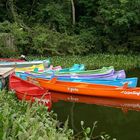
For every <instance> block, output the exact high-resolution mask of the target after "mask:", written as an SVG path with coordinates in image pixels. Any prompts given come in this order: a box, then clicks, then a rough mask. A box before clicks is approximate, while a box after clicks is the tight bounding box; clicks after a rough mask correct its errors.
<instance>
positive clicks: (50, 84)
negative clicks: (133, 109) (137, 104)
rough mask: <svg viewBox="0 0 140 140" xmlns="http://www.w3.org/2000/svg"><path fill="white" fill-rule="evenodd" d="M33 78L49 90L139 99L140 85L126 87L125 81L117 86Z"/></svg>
mask: <svg viewBox="0 0 140 140" xmlns="http://www.w3.org/2000/svg"><path fill="white" fill-rule="evenodd" d="M35 80H36V81H37V82H38V83H39V85H40V86H42V87H44V88H46V89H48V90H50V91H57V92H64V93H70V94H79V95H89V96H98V97H108V98H122V99H134V100H140V87H136V88H131V87H128V83H125V84H124V85H123V86H122V87H118V86H110V85H101V84H91V83H82V82H68V81H59V80H57V78H53V79H51V80H47V79H41V78H35Z"/></svg>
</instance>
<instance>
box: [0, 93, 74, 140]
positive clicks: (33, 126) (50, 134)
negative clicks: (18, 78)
mask: <svg viewBox="0 0 140 140" xmlns="http://www.w3.org/2000/svg"><path fill="white" fill-rule="evenodd" d="M58 122H59V121H58V120H57V115H56V114H55V113H54V112H52V111H51V112H48V111H47V107H45V106H43V105H38V104H37V103H34V104H32V105H31V104H29V103H27V102H25V101H23V102H21V101H18V100H17V99H16V97H15V95H14V94H13V93H12V92H8V93H7V92H5V91H0V139H1V140H68V139H72V138H73V131H72V130H71V129H69V128H68V121H66V122H65V125H64V128H63V129H62V128H59V127H58V128H57V129H56V127H57V124H58Z"/></svg>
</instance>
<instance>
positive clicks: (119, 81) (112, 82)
mask: <svg viewBox="0 0 140 140" xmlns="http://www.w3.org/2000/svg"><path fill="white" fill-rule="evenodd" d="M58 80H62V81H71V82H85V83H93V84H102V85H112V86H123V85H124V84H125V83H128V87H136V86H137V83H138V78H137V77H133V78H123V79H114V80H105V79H101V78H100V79H74V78H70V79H68V78H67V79H65V78H58Z"/></svg>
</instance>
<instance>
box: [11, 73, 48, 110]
mask: <svg viewBox="0 0 140 140" xmlns="http://www.w3.org/2000/svg"><path fill="white" fill-rule="evenodd" d="M9 89H10V90H12V91H15V94H16V96H17V98H18V99H19V100H26V101H32V102H34V101H35V100H36V101H38V102H40V103H43V104H44V105H45V106H47V107H48V109H49V110H50V108H51V95H50V93H49V92H48V90H47V89H45V88H43V87H39V86H37V85H35V84H33V83H30V82H28V81H25V80H22V79H21V78H19V77H17V76H15V75H14V74H12V75H10V77H9Z"/></svg>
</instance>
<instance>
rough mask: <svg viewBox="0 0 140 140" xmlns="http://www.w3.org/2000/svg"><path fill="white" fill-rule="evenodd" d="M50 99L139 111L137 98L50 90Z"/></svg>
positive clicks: (139, 106)
mask: <svg viewBox="0 0 140 140" xmlns="http://www.w3.org/2000/svg"><path fill="white" fill-rule="evenodd" d="M51 95H52V101H53V102H58V101H67V102H76V103H86V104H95V105H100V106H108V107H115V108H121V109H122V111H124V112H127V111H128V110H136V111H140V101H139V100H127V99H114V98H101V97H93V96H83V95H72V94H67V93H59V92H52V94H51Z"/></svg>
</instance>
